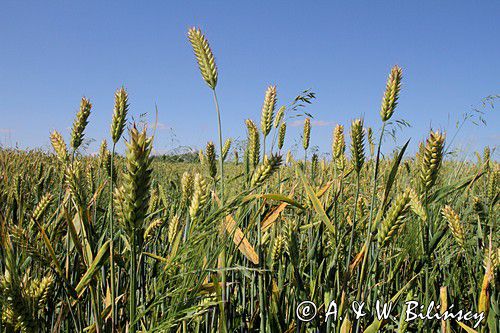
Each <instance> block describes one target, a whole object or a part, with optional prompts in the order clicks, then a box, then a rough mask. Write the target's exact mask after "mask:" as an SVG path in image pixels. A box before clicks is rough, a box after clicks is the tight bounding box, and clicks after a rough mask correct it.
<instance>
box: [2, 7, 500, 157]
mask: <svg viewBox="0 0 500 333" xmlns="http://www.w3.org/2000/svg"><path fill="white" fill-rule="evenodd" d="M193 25H195V26H199V27H200V28H201V29H202V30H203V31H204V32H205V34H206V35H207V37H208V39H209V40H210V43H211V46H212V49H213V51H214V54H215V56H216V60H217V64H218V67H219V84H218V87H217V88H218V91H219V92H218V94H219V97H220V103H221V109H222V122H223V128H224V133H225V137H227V136H231V137H234V138H237V139H244V137H245V126H244V119H246V118H252V119H254V120H256V121H258V120H259V118H260V109H261V106H262V101H263V96H264V92H265V89H266V87H267V85H268V84H276V85H277V87H278V98H279V105H281V104H282V103H288V102H289V101H290V100H291V99H293V97H295V96H296V95H297V94H298V93H299V92H300V91H302V90H303V89H307V88H310V89H312V90H313V91H314V92H316V94H317V99H316V101H315V102H314V104H313V105H311V106H310V107H309V109H308V111H309V112H311V113H312V114H313V115H314V117H315V120H316V121H315V122H313V124H315V125H316V126H314V127H313V129H312V137H311V144H312V145H317V146H318V147H319V149H320V150H321V151H324V152H329V150H330V148H329V147H330V143H331V132H332V129H333V126H334V124H335V123H341V124H345V125H347V126H346V127H348V125H349V123H350V121H351V120H352V119H354V118H356V117H359V116H364V117H365V119H366V124H367V125H369V126H373V127H374V128H378V127H379V125H380V120H379V109H380V101H381V97H382V93H383V90H384V87H385V82H386V78H387V74H388V72H389V70H390V68H391V66H392V65H394V64H399V65H400V66H401V67H402V68H403V70H404V80H403V90H402V94H401V98H400V104H399V107H398V109H397V112H396V114H395V116H394V117H395V118H403V119H405V120H407V121H408V122H409V123H410V124H411V125H412V128H410V129H405V130H404V131H403V132H399V134H398V140H399V141H398V142H401V141H402V140H403V139H406V138H410V137H411V138H412V150H414V149H415V147H416V146H417V142H418V141H419V140H422V139H424V138H425V137H426V135H427V133H428V130H429V128H431V127H433V128H436V129H443V130H447V132H448V133H449V134H448V137H449V138H451V136H452V135H453V133H454V130H455V122H456V121H457V120H459V119H460V118H461V116H462V114H463V113H464V112H468V111H470V110H471V108H472V107H474V106H480V104H481V100H482V98H483V97H485V96H488V95H491V94H499V93H500V38H499V35H500V1H342V2H340V1H336V2H334V1H301V2H296V1H279V2H278V1H245V2H243V1H177V2H174V1H135V2H132V1H95V2H94V1H10V0H9V1H6V0H2V2H1V3H0V43H1V51H0V143H1V144H2V145H3V146H15V145H16V144H17V145H18V146H19V147H21V148H25V147H42V148H48V147H49V133H50V131H51V130H53V129H57V130H59V131H60V132H61V133H62V134H63V135H64V136H65V137H66V138H69V133H70V127H71V124H72V121H73V118H74V115H75V113H76V111H77V109H78V105H79V101H80V98H81V97H82V96H83V95H85V96H87V97H88V98H90V99H91V101H92V103H93V105H94V107H93V113H92V115H91V116H90V123H89V125H88V127H87V131H86V135H87V138H92V139H94V140H95V141H96V142H95V143H94V144H91V145H90V147H89V148H88V150H87V152H89V153H92V152H95V151H96V150H97V147H98V143H99V142H100V141H101V140H102V139H103V138H109V124H110V120H111V114H112V107H113V93H114V91H115V90H116V88H118V87H120V86H121V85H125V87H126V88H127V90H128V92H129V95H130V103H131V114H132V115H135V117H136V118H137V117H138V116H139V115H140V114H142V113H147V114H148V119H149V120H151V121H153V120H154V105H155V103H157V105H158V108H159V122H160V126H159V130H158V131H157V136H156V140H155V141H156V142H155V147H156V149H157V150H158V151H159V152H162V151H168V150H169V149H172V148H174V147H176V146H179V145H186V146H192V147H195V148H196V147H202V146H204V145H205V143H206V142H207V141H208V140H215V139H216V133H217V132H216V131H217V124H216V118H215V112H214V109H213V104H212V97H211V94H210V89H209V88H208V86H206V84H205V83H204V82H203V81H202V79H201V77H200V74H199V72H198V69H197V67H196V64H195V59H194V56H193V54H192V50H191V48H190V45H189V44H188V41H187V38H186V32H187V30H188V28H189V27H190V26H193ZM498 104H500V103H497V108H498V107H499V105H498ZM488 110H489V111H488V114H487V115H486V117H485V119H486V120H487V121H488V126H487V127H476V126H473V125H472V124H469V125H467V126H465V127H464V129H463V130H462V131H461V133H459V135H458V138H457V139H456V141H455V142H456V143H457V144H458V146H461V147H463V148H464V149H466V150H467V151H468V152H469V153H470V149H474V148H478V149H482V147H483V146H484V145H486V144H489V145H491V146H496V145H498V142H499V141H500V133H499V123H500V117H499V115H498V112H496V109H495V110H493V112H492V111H491V109H488ZM289 127H290V130H289V134H288V136H287V145H288V146H289V147H290V146H291V145H292V144H293V143H294V142H298V140H300V137H299V135H300V132H301V128H300V126H296V127H291V126H289ZM390 143H391V142H387V146H390V145H389V144H390Z"/></svg>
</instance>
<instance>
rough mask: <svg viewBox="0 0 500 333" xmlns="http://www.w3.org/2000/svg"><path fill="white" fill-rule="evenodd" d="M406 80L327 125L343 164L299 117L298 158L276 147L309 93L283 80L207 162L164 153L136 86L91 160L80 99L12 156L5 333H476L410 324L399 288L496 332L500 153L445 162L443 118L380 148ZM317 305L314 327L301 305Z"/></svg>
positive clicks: (392, 82) (6, 175)
mask: <svg viewBox="0 0 500 333" xmlns="http://www.w3.org/2000/svg"><path fill="white" fill-rule="evenodd" d="M189 41H190V42H191V44H192V46H193V49H194V51H195V55H196V59H197V61H198V64H199V68H200V70H201V73H202V77H203V79H204V80H205V81H206V83H207V84H208V86H209V88H210V89H212V90H213V94H214V101H215V107H216V116H217V118H218V120H219V125H220V117H221V116H223V115H224V114H223V113H222V112H221V111H220V110H219V104H218V100H217V95H216V93H215V92H216V86H217V80H218V76H217V67H216V65H215V60H214V57H213V55H212V51H211V49H210V46H209V44H208V41H207V40H206V38H205V36H204V35H203V34H202V32H201V31H200V30H198V29H191V30H190V31H189ZM402 79H403V77H402V70H401V68H399V67H397V66H395V67H394V68H393V69H392V70H391V72H390V74H389V78H388V81H387V85H386V90H385V93H384V95H383V98H382V107H381V110H380V116H381V126H380V129H379V130H378V131H377V130H375V131H374V130H373V129H372V128H366V127H365V124H364V122H363V120H362V119H355V120H353V122H352V124H350V126H349V127H347V126H346V127H344V126H342V125H337V126H336V127H335V129H333V137H332V154H331V156H332V158H331V159H320V158H319V157H318V155H317V154H314V153H313V154H311V152H310V150H311V149H310V146H311V144H312V142H311V140H310V133H311V131H312V130H314V127H311V120H310V117H309V115H308V114H305V113H304V114H305V115H306V116H307V117H305V119H304V129H303V134H302V138H301V140H300V141H301V143H302V148H303V150H304V154H302V153H301V154H296V155H297V156H292V154H291V153H290V152H288V153H287V154H285V153H284V152H282V148H283V146H284V142H285V141H286V140H287V139H288V138H286V121H287V120H288V119H289V117H290V115H291V114H292V113H293V114H294V116H296V115H297V110H298V109H300V108H301V107H303V106H304V105H307V104H308V103H309V102H310V100H311V99H313V98H314V94H313V93H310V92H308V91H306V92H304V93H303V94H302V95H300V96H299V97H298V98H296V99H295V100H294V101H293V102H292V103H291V104H290V105H288V106H283V107H281V108H278V105H277V88H276V87H275V86H270V87H269V88H268V89H267V90H266V92H265V95H264V102H263V107H262V113H261V115H256V117H255V118H256V119H258V117H260V119H259V120H260V123H259V122H256V121H252V120H250V119H249V120H246V122H245V123H243V122H242V124H241V126H245V125H246V129H247V134H248V137H247V141H246V148H245V149H244V151H243V152H242V151H239V150H236V149H235V148H233V147H231V146H232V141H231V140H230V139H226V140H223V139H224V138H223V133H222V128H220V126H219V132H218V138H217V143H216V144H214V143H213V142H209V143H207V146H206V148H205V149H204V150H203V151H200V154H199V158H198V161H197V162H195V163H172V162H169V161H165V160H164V159H161V158H154V157H153V156H151V151H152V148H153V146H154V137H152V136H150V134H148V131H147V129H146V128H145V127H144V128H142V127H141V126H139V125H137V124H134V123H132V124H128V120H127V119H128V118H127V117H128V113H129V109H131V108H133V105H131V106H130V105H129V101H128V95H127V92H126V90H125V89H124V88H121V89H119V90H118V91H117V92H116V94H115V101H116V103H115V108H114V110H113V115H112V117H110V119H111V123H112V125H111V131H110V141H109V142H110V144H111V145H110V148H108V144H107V143H106V142H105V141H104V142H103V143H102V145H101V148H100V152H99V154H98V155H96V156H85V155H82V154H81V149H80V148H81V147H80V146H81V144H82V142H83V139H84V137H85V128H86V126H88V122H89V119H90V125H91V117H90V118H89V115H91V113H92V104H91V102H90V100H88V99H85V98H84V99H82V101H81V105H80V110H79V112H78V113H77V115H76V118H75V121H74V124H73V129H72V134H71V140H70V141H69V143H70V144H69V146H67V145H66V143H65V142H64V139H63V137H62V136H61V135H60V134H59V133H58V132H56V131H54V132H53V133H52V134H51V137H50V138H51V143H52V145H53V150H54V151H53V152H51V153H47V152H42V151H19V150H10V149H2V150H0V241H1V245H2V246H1V247H0V312H1V316H0V318H1V319H0V327H1V328H0V332H81V331H88V332H110V331H119V332H123V331H125V330H128V331H129V332H135V331H142V332H145V331H161V332H163V331H171V332H229V331H231V332H234V331H239V332H248V331H261V332H306V331H310V332H313V331H318V330H319V331H321V332H351V331H352V332H376V331H378V330H381V331H387V332H393V331H399V332H414V331H422V332H436V331H442V332H450V333H451V332H457V331H465V330H468V331H469V332H473V330H472V328H471V327H472V326H474V321H472V320H471V321H467V320H464V321H460V322H459V321H457V320H448V321H441V320H416V321H412V322H405V321H404V320H403V319H404V311H405V300H415V301H418V302H419V303H421V304H425V305H426V306H427V305H428V304H430V302H431V301H434V302H436V303H440V304H441V308H440V309H438V310H437V311H438V312H440V311H443V312H444V311H445V310H447V309H450V310H451V309H452V308H454V309H455V310H456V309H465V310H470V311H472V312H478V313H479V312H482V313H484V315H485V320H484V321H483V322H482V323H481V324H480V325H479V326H478V327H476V328H475V331H478V332H480V331H484V332H498V331H499V329H500V328H499V318H500V305H499V303H498V301H499V297H498V294H499V290H500V289H499V287H500V281H499V278H498V272H499V268H500V265H499V264H500V252H499V251H500V250H499V241H500V237H499V236H500V233H499V225H498V218H499V214H498V199H499V190H498V189H499V187H498V182H499V175H500V173H499V172H500V169H499V165H498V163H497V162H496V161H494V160H492V159H491V158H490V154H491V153H490V151H489V149H485V152H484V153H483V154H480V155H478V160H477V162H470V161H459V160H457V159H453V158H449V157H448V156H449V155H448V154H447V149H448V146H447V143H446V140H447V138H446V135H445V134H444V133H442V132H440V131H437V130H436V131H431V132H430V133H429V134H428V136H427V137H428V138H427V140H426V141H425V142H422V143H421V144H420V146H419V147H420V148H419V151H418V153H417V154H416V156H408V154H407V152H406V150H407V147H408V146H409V143H408V142H407V143H406V144H405V145H403V146H402V147H398V148H397V149H395V150H394V153H393V154H392V155H385V156H384V155H382V154H381V146H382V145H384V142H385V144H387V142H386V141H384V136H387V134H388V131H389V129H390V128H392V127H394V126H395V124H394V123H393V122H392V120H391V119H392V116H393V114H394V113H395V112H397V109H396V107H397V104H398V96H399V92H400V89H401V81H402ZM374 136H376V138H374ZM123 137H125V139H123ZM346 138H349V140H346ZM120 140H125V141H126V149H125V152H124V154H123V155H119V154H116V152H115V147H116V144H117V143H118V142H119V141H120ZM346 141H348V142H346ZM387 150H389V149H388V147H384V149H383V151H387ZM305 300H309V301H312V302H314V303H315V304H316V305H317V309H318V314H317V316H316V317H315V318H314V319H313V320H311V321H310V322H301V321H300V320H298V316H297V312H296V309H297V307H298V305H299V304H300V303H301V302H302V301H305ZM377 300H380V301H382V302H387V303H388V302H389V301H393V302H394V308H393V309H392V311H391V315H390V316H389V317H388V318H387V320H378V319H377V317H376V316H375V313H374V310H373V311H368V310H370V309H375V304H376V301H377ZM332 301H335V302H336V304H337V306H338V316H337V317H333V316H330V317H328V318H327V317H326V313H327V312H328V310H329V305H330V304H331V302H332ZM355 301H357V302H359V303H361V302H365V303H366V306H365V309H366V310H367V312H368V313H367V314H366V316H363V317H361V318H355V316H354V315H355V314H354V313H353V311H352V310H351V304H353V302H355ZM452 305H453V306H452ZM432 313H434V312H432Z"/></svg>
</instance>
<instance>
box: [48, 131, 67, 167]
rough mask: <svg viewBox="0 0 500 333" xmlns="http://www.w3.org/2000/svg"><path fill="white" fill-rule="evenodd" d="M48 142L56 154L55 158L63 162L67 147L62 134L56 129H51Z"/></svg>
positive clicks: (65, 158)
mask: <svg viewBox="0 0 500 333" xmlns="http://www.w3.org/2000/svg"><path fill="white" fill-rule="evenodd" d="M50 142H51V143H52V147H53V148H54V151H55V152H56V154H57V158H58V159H59V160H60V161H61V162H65V161H66V160H67V159H68V148H67V147H66V143H65V142H64V139H63V137H62V135H61V134H60V133H59V132H58V131H53V132H52V133H50Z"/></svg>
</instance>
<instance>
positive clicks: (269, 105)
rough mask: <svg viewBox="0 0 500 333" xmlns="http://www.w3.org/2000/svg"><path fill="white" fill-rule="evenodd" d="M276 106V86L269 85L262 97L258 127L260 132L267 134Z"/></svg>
mask: <svg viewBox="0 0 500 333" xmlns="http://www.w3.org/2000/svg"><path fill="white" fill-rule="evenodd" d="M275 107H276V86H269V87H268V88H267V90H266V95H265V97H264V104H263V105H262V113H261V118H260V129H261V130H262V134H263V135H264V136H267V135H268V134H269V132H270V131H271V126H272V123H273V118H274V108H275Z"/></svg>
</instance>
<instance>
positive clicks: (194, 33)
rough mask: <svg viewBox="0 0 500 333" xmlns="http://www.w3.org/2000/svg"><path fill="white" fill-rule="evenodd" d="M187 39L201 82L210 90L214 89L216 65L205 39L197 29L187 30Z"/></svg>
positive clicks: (215, 84)
mask: <svg viewBox="0 0 500 333" xmlns="http://www.w3.org/2000/svg"><path fill="white" fill-rule="evenodd" d="M188 38H189V42H190V43H191V46H192V47H193V51H194V54H195V56H196V61H197V62H198V67H199V68H200V72H201V76H202V77H203V80H205V82H206V83H207V84H208V85H209V86H210V88H212V89H215V87H216V86H217V65H216V64H215V58H214V55H213V53H212V49H211V48H210V44H209V43H208V40H207V38H206V37H205V35H204V34H203V33H202V32H201V30H200V29H199V28H194V27H193V28H191V29H189V31H188Z"/></svg>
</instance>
